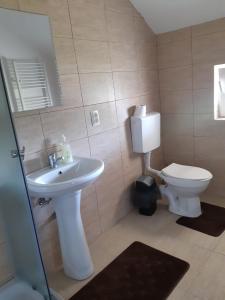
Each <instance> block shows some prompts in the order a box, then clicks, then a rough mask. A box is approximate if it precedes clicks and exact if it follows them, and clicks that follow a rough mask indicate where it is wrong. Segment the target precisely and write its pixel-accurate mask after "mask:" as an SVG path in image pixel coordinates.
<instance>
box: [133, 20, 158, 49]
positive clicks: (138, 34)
mask: <svg viewBox="0 0 225 300" xmlns="http://www.w3.org/2000/svg"><path fill="white" fill-rule="evenodd" d="M134 23H135V38H136V41H137V42H140V41H146V42H151V43H155V44H156V36H155V34H154V33H153V31H152V30H151V28H150V27H149V26H148V25H147V23H146V22H145V20H144V18H142V17H141V16H136V17H135V18H134Z"/></svg>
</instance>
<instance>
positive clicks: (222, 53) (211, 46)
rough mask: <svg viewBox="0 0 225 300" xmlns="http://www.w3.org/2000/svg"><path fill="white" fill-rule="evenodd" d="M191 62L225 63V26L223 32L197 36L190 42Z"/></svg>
mask: <svg viewBox="0 0 225 300" xmlns="http://www.w3.org/2000/svg"><path fill="white" fill-rule="evenodd" d="M192 53H193V62H194V63H195V64H202V63H210V62H214V63H221V64H222V63H224V61H225V26H224V31H223V32H216V33H212V34H210V35H204V36H198V37H196V38H193V40H192Z"/></svg>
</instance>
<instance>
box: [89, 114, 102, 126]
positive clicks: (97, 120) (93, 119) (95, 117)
mask: <svg viewBox="0 0 225 300" xmlns="http://www.w3.org/2000/svg"><path fill="white" fill-rule="evenodd" d="M90 115H91V124H92V126H93V127H96V126H100V124H101V122H100V118H99V112H98V110H93V111H91V112H90Z"/></svg>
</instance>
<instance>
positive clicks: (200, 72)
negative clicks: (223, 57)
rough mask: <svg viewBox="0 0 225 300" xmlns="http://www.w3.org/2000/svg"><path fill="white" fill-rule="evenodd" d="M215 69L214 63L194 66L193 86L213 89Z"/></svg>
mask: <svg viewBox="0 0 225 300" xmlns="http://www.w3.org/2000/svg"><path fill="white" fill-rule="evenodd" d="M213 78H214V71H213V65H212V64H196V65H194V66H193V88H194V89H212V90H213V82H214V80H213Z"/></svg>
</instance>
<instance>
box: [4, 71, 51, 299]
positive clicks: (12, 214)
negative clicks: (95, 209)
mask: <svg viewBox="0 0 225 300" xmlns="http://www.w3.org/2000/svg"><path fill="white" fill-rule="evenodd" d="M11 151H14V152H15V151H18V143H17V140H16V136H15V130H14V127H13V122H12V118H11V114H10V111H9V105H8V101H7V97H6V92H5V87H4V82H3V76H2V72H0V211H1V216H3V222H4V225H5V228H6V230H5V231H6V238H7V242H8V245H9V252H10V257H11V260H12V264H13V267H14V276H15V278H16V279H18V280H19V282H20V281H21V282H23V283H25V284H28V285H29V286H30V287H32V289H33V290H36V292H34V293H35V294H38V293H39V294H40V295H42V296H41V297H40V299H46V300H49V299H51V298H50V295H49V290H48V284H47V280H46V276H45V272H44V268H43V264H42V259H41V254H40V249H39V245H38V241H37V236H36V230H35V226H34V221H33V215H32V211H31V205H30V200H29V196H28V193H27V187H26V183H25V178H24V173H23V168H22V163H21V159H20V157H19V156H17V155H14V156H16V157H14V158H13V157H12V156H13V155H12V152H11ZM37 292H38V293H37ZM10 299H11V298H10ZM16 299H18V300H20V299H19V298H16ZM31 299H32V298H30V299H29V300H31ZM34 299H37V298H34ZM5 300H7V299H5ZM21 300H22V299H21ZM23 300H25V299H23Z"/></svg>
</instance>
